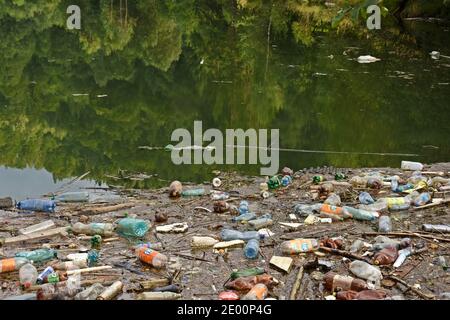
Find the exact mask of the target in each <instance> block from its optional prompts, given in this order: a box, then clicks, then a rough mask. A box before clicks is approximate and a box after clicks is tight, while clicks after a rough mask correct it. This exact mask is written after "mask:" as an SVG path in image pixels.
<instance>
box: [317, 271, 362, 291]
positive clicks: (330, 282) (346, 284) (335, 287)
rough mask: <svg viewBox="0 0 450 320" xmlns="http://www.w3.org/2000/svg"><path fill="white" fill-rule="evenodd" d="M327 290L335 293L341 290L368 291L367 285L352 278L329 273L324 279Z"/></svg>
mask: <svg viewBox="0 0 450 320" xmlns="http://www.w3.org/2000/svg"><path fill="white" fill-rule="evenodd" d="M324 284H325V288H326V289H328V290H330V291H332V292H334V291H340V290H354V291H361V290H365V289H367V283H366V282H365V281H363V280H361V279H355V278H353V277H350V276H341V275H339V274H337V273H335V272H332V271H330V272H328V273H326V274H325V277H324Z"/></svg>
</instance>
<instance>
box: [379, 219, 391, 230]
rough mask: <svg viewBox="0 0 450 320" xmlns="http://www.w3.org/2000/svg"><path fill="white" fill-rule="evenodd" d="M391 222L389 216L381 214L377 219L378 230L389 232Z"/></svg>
mask: <svg viewBox="0 0 450 320" xmlns="http://www.w3.org/2000/svg"><path fill="white" fill-rule="evenodd" d="M391 231H392V222H391V218H390V217H389V216H381V217H380V219H379V220H378V232H391Z"/></svg>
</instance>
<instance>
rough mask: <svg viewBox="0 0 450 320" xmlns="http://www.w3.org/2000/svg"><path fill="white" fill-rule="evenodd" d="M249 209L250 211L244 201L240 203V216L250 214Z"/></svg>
mask: <svg viewBox="0 0 450 320" xmlns="http://www.w3.org/2000/svg"><path fill="white" fill-rule="evenodd" d="M248 212H249V209H248V202H247V201H245V200H243V201H241V202H240V203H239V214H245V213H248Z"/></svg>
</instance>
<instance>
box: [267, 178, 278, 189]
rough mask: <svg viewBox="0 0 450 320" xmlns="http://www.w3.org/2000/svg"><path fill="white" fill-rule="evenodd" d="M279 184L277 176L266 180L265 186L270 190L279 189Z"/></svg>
mask: <svg viewBox="0 0 450 320" xmlns="http://www.w3.org/2000/svg"><path fill="white" fill-rule="evenodd" d="M280 184H281V181H280V178H279V177H278V176H273V177H272V178H270V179H269V180H267V186H268V187H269V189H271V190H273V189H277V188H279V187H280Z"/></svg>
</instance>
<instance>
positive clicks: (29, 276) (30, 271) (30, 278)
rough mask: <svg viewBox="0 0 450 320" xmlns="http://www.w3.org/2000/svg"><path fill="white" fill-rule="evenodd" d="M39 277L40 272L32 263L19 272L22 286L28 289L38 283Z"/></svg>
mask: <svg viewBox="0 0 450 320" xmlns="http://www.w3.org/2000/svg"><path fill="white" fill-rule="evenodd" d="M37 277H38V272H37V270H36V268H35V267H34V266H33V265H32V264H31V263H27V264H25V265H24V266H22V267H21V268H20V270H19V279H20V284H21V285H22V286H23V287H24V288H26V289H27V288H29V287H31V286H32V285H34V284H35V283H36V280H37Z"/></svg>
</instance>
